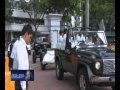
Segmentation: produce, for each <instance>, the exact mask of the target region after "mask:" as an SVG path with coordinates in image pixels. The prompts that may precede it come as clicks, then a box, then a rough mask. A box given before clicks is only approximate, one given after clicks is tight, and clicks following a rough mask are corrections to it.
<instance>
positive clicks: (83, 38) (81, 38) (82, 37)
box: [76, 33, 85, 42]
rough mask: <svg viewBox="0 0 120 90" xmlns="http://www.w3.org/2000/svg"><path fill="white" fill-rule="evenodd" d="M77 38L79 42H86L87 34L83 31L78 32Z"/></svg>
mask: <svg viewBox="0 0 120 90" xmlns="http://www.w3.org/2000/svg"><path fill="white" fill-rule="evenodd" d="M76 39H77V41H78V42H81V41H84V42H85V36H84V35H83V34H82V33H79V34H77V36H76Z"/></svg>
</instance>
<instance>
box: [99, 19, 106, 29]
mask: <svg viewBox="0 0 120 90" xmlns="http://www.w3.org/2000/svg"><path fill="white" fill-rule="evenodd" d="M99 30H103V31H105V24H104V19H101V21H100V23H99Z"/></svg>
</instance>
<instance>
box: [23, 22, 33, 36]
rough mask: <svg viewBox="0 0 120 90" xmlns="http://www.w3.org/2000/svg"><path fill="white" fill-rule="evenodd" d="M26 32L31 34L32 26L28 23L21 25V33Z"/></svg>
mask: <svg viewBox="0 0 120 90" xmlns="http://www.w3.org/2000/svg"><path fill="white" fill-rule="evenodd" d="M26 32H27V33H28V34H33V29H32V26H31V25H30V24H27V25H25V26H24V27H23V29H22V32H21V35H24V34H25V33H26Z"/></svg>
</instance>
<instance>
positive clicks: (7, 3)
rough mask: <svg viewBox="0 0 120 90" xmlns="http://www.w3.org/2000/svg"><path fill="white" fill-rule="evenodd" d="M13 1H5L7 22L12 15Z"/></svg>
mask: <svg viewBox="0 0 120 90" xmlns="http://www.w3.org/2000/svg"><path fill="white" fill-rule="evenodd" d="M13 1H14V0H5V20H9V18H10V17H11V15H12V13H13V10H12V9H13V7H14V6H13Z"/></svg>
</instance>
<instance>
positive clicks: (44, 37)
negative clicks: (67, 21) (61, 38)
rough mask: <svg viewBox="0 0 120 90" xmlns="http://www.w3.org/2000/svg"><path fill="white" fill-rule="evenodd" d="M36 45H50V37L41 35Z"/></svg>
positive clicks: (37, 38)
mask: <svg viewBox="0 0 120 90" xmlns="http://www.w3.org/2000/svg"><path fill="white" fill-rule="evenodd" d="M35 42H36V43H38V44H41V43H48V35H39V36H37V37H36V41H35Z"/></svg>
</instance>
